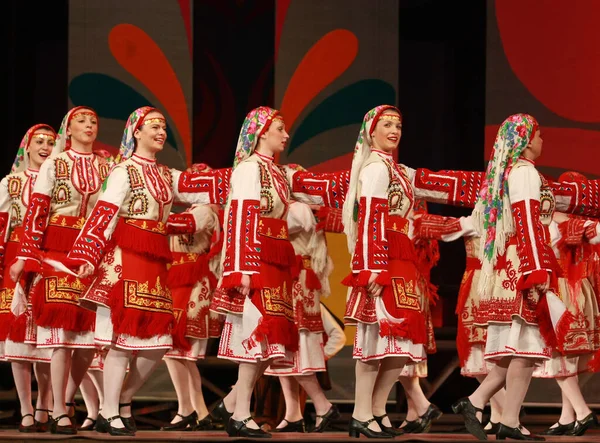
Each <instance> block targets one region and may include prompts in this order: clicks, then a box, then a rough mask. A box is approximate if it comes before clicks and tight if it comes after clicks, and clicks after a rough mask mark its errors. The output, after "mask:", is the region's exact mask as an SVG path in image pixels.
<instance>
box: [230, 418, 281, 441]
mask: <svg viewBox="0 0 600 443" xmlns="http://www.w3.org/2000/svg"><path fill="white" fill-rule="evenodd" d="M250 420H252V417H248V418H245V419H244V420H241V421H238V420H234V419H233V418H230V419H229V423H227V435H229V436H230V437H247V438H271V434H269V433H268V432H265V431H263V430H262V429H252V428H249V427H247V426H246V423H248V422H249V421H250Z"/></svg>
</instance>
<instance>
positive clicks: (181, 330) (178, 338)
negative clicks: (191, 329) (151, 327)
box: [172, 311, 192, 351]
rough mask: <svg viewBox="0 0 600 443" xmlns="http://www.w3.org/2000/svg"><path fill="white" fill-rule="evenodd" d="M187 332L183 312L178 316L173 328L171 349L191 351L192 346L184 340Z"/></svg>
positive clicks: (185, 317) (185, 318) (185, 316)
mask: <svg viewBox="0 0 600 443" xmlns="http://www.w3.org/2000/svg"><path fill="white" fill-rule="evenodd" d="M186 331H187V315H185V311H184V312H182V313H181V315H180V316H179V320H178V321H176V322H175V326H174V328H173V334H172V336H173V347H174V348H176V349H181V350H183V351H189V350H190V349H192V344H191V343H190V342H189V341H188V339H187V338H186Z"/></svg>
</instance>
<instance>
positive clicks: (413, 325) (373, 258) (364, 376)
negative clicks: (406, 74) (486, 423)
mask: <svg viewBox="0 0 600 443" xmlns="http://www.w3.org/2000/svg"><path fill="white" fill-rule="evenodd" d="M401 133H402V117H401V113H400V111H399V110H398V109H397V108H395V107H393V106H389V105H382V106H378V107H376V108H374V109H372V110H371V111H369V112H368V113H367V114H366V115H365V118H364V121H363V125H362V127H361V130H360V133H359V136H358V141H357V143H356V148H355V151H354V158H353V160H352V170H351V172H350V184H349V190H348V194H347V196H346V201H345V202H344V208H343V219H344V232H345V233H346V235H347V239H348V248H349V250H350V253H351V254H352V255H353V258H352V264H351V267H352V273H351V274H350V275H349V276H348V277H347V278H346V279H345V280H344V283H345V284H346V285H348V286H351V287H352V290H351V292H350V294H349V298H348V301H347V303H346V314H345V318H346V321H347V322H348V323H351V324H357V329H356V337H355V341H354V352H353V355H354V358H355V359H356V391H355V406H354V411H353V413H352V421H351V422H350V435H351V436H354V437H357V436H358V435H359V434H364V435H366V436H367V437H371V438H391V437H392V436H393V435H397V434H398V433H399V432H401V431H398V430H395V429H393V428H392V426H391V423H390V421H389V418H388V417H387V415H386V412H385V405H386V402H387V399H388V396H389V393H390V391H391V389H392V387H393V386H394V384H395V383H396V382H397V381H398V377H399V375H400V373H401V371H402V368H403V367H404V365H405V364H406V363H407V362H408V361H412V362H415V363H418V362H421V361H424V360H426V358H427V355H426V350H425V344H426V342H427V333H426V320H425V313H426V309H427V308H426V306H425V304H426V303H428V302H427V299H426V294H425V289H426V288H423V287H422V285H420V284H419V274H418V270H417V267H416V263H415V260H416V253H415V250H414V246H413V244H412V241H411V240H410V237H409V235H410V231H411V229H412V221H411V220H410V219H409V216H410V215H411V210H412V207H413V204H414V189H413V186H412V180H411V178H410V177H409V174H410V171H409V170H408V169H407V168H405V167H404V166H403V165H398V164H396V162H395V161H394V159H393V157H392V153H393V151H394V150H395V149H396V148H397V147H398V144H399V142H400V136H401Z"/></svg>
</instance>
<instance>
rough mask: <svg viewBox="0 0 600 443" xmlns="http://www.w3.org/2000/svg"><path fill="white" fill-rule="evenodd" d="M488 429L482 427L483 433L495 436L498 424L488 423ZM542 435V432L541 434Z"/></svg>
mask: <svg viewBox="0 0 600 443" xmlns="http://www.w3.org/2000/svg"><path fill="white" fill-rule="evenodd" d="M490 425H491V426H490V428H489V429H486V427H485V426H484V427H483V430H484V431H485V433H486V434H487V435H496V434H497V433H498V428H499V427H500V423H494V422H493V421H490ZM542 434H543V432H542Z"/></svg>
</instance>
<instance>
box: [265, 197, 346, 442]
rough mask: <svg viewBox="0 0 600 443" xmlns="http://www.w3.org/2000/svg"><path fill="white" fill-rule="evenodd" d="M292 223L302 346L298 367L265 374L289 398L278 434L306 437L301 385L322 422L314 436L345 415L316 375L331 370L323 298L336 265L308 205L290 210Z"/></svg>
mask: <svg viewBox="0 0 600 443" xmlns="http://www.w3.org/2000/svg"><path fill="white" fill-rule="evenodd" d="M292 219H293V221H292ZM288 221H289V222H290V231H289V234H290V241H291V243H292V246H293V247H294V251H295V252H296V258H297V262H298V268H299V269H300V274H299V276H298V279H297V280H296V281H295V282H294V287H293V291H292V294H293V307H294V318H295V322H296V325H297V327H298V331H299V337H300V341H299V343H298V351H297V352H296V353H295V354H294V366H292V367H285V368H269V369H267V370H266V371H265V374H266V375H273V376H279V381H280V382H281V389H282V391H283V393H284V398H285V399H286V408H285V418H284V419H283V421H282V422H281V423H279V424H278V426H277V428H276V429H275V432H305V425H304V419H303V418H302V413H301V411H300V409H299V402H298V398H297V395H294V394H297V392H298V390H297V388H296V387H297V386H298V384H299V385H300V386H301V387H302V388H303V389H304V390H305V391H306V393H307V394H308V396H309V397H310V398H311V399H312V401H313V404H314V406H315V411H316V414H317V422H316V423H315V425H316V427H315V429H314V430H313V432H323V431H324V430H325V429H327V427H328V426H329V424H330V423H331V421H332V420H334V419H336V418H338V417H339V415H340V414H339V411H338V409H337V407H336V406H335V405H332V404H331V402H330V401H329V400H328V399H327V397H325V393H324V392H323V389H322V388H321V386H320V384H319V381H318V380H317V376H316V373H317V372H325V371H326V370H327V368H326V366H325V354H324V344H323V332H324V325H323V320H322V315H321V302H320V298H321V297H327V296H328V295H329V294H330V291H331V290H330V289H329V274H330V273H331V271H332V269H333V263H332V261H331V258H330V257H329V255H328V254H327V242H326V239H325V233H324V232H323V231H322V230H321V229H319V230H317V221H316V219H315V216H314V215H313V212H312V210H311V208H310V207H309V206H308V205H306V204H304V203H299V202H294V203H292V204H291V205H290V207H289V213H288ZM291 226H297V229H295V230H293V231H292V229H291ZM295 382H297V383H295ZM288 400H290V401H289V403H288Z"/></svg>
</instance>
